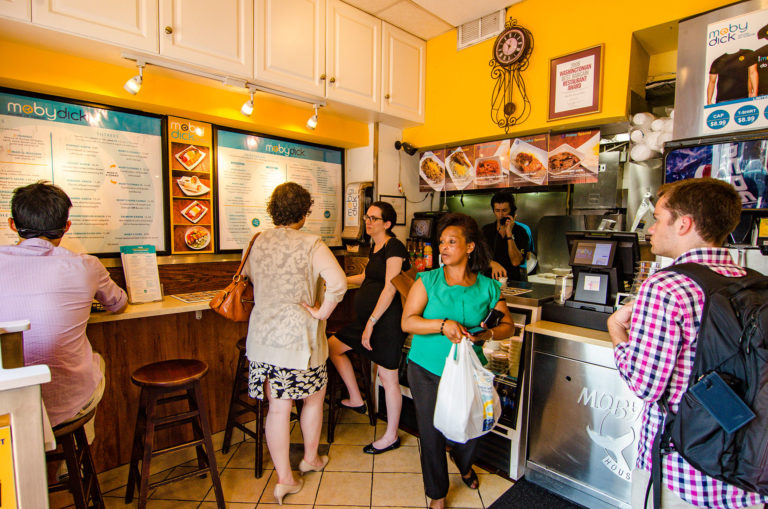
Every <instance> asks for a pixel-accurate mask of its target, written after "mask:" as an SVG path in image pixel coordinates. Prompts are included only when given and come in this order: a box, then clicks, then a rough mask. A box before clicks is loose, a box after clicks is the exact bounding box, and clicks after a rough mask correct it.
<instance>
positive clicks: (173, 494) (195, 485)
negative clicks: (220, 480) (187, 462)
mask: <svg viewBox="0 0 768 509" xmlns="http://www.w3.org/2000/svg"><path fill="white" fill-rule="evenodd" d="M190 470H193V468H190V467H176V468H174V469H173V471H172V472H171V473H170V476H171V477H172V476H175V475H179V474H181V473H184V472H189V471H190ZM212 486H213V484H212V483H211V476H210V475H206V476H205V477H204V478H202V479H201V478H200V477H192V478H189V479H184V480H181V481H176V482H172V483H170V484H166V485H165V486H160V487H158V488H157V489H156V490H155V491H154V493H152V494H151V495H150V496H149V498H150V499H153V500H197V501H198V502H200V501H201V500H203V499H204V498H205V495H206V494H207V493H208V490H210V489H211V487H212Z"/></svg>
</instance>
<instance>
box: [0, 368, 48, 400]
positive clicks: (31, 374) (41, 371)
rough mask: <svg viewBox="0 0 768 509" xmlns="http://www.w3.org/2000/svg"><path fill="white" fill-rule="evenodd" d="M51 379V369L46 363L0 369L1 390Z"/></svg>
mask: <svg viewBox="0 0 768 509" xmlns="http://www.w3.org/2000/svg"><path fill="white" fill-rule="evenodd" d="M50 381H51V370H50V369H48V366H46V365H45V364H36V365H34V366H25V367H23V368H14V369H0V391H8V390H11V389H20V388H22V387H28V386H30V385H39V384H44V383H48V382H50ZM38 406H39V405H38Z"/></svg>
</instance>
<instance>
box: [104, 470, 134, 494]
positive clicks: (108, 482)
mask: <svg viewBox="0 0 768 509" xmlns="http://www.w3.org/2000/svg"><path fill="white" fill-rule="evenodd" d="M98 477H99V487H100V488H101V492H102V493H107V492H108V491H112V490H114V489H115V488H119V487H120V486H125V485H126V484H128V465H121V466H119V467H117V468H113V469H112V470H106V471H104V472H102V473H100V474H99V475H98Z"/></svg>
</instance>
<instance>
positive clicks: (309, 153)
mask: <svg viewBox="0 0 768 509" xmlns="http://www.w3.org/2000/svg"><path fill="white" fill-rule="evenodd" d="M217 152H218V171H217V185H218V190H219V202H218V221H219V228H218V232H219V248H220V249H222V250H232V249H234V250H239V249H243V248H244V247H245V246H247V245H248V241H249V240H250V239H251V237H252V236H253V234H254V233H256V232H259V231H262V230H265V229H267V228H272V226H273V224H272V221H271V219H270V217H269V215H268V214H267V200H269V196H270V195H271V194H272V191H273V190H274V189H275V187H277V186H278V185H279V184H282V183H283V182H289V181H290V182H296V183H297V184H301V185H302V186H304V187H305V188H306V189H307V190H308V191H309V192H310V194H311V195H312V199H313V200H314V204H313V205H312V209H311V213H310V215H309V216H308V217H307V221H306V223H305V224H304V228H303V229H304V230H305V231H309V232H311V233H315V234H317V235H319V236H320V237H322V239H323V241H324V242H325V243H326V244H328V245H329V246H340V245H341V217H342V216H341V206H342V197H343V196H342V193H343V187H342V173H343V166H342V155H343V152H342V150H341V149H337V148H332V147H320V146H316V145H307V144H303V143H297V142H292V141H286V140H277V139H272V138H267V137H263V136H258V135H254V134H247V133H240V132H233V131H226V130H223V129H219V130H218V131H217Z"/></svg>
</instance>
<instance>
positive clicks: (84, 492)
mask: <svg viewBox="0 0 768 509" xmlns="http://www.w3.org/2000/svg"><path fill="white" fill-rule="evenodd" d="M95 414H96V409H95V408H94V409H93V410H91V411H90V412H88V413H87V414H86V415H84V416H83V417H81V418H80V419H77V420H76V421H71V422H66V423H63V424H59V425H58V426H56V427H55V428H53V436H55V437H56V443H58V444H60V445H61V449H62V451H61V452H56V451H52V452H48V453H46V454H45V460H46V461H47V462H51V461H61V460H64V462H65V463H66V465H67V470H68V471H69V474H68V476H67V477H66V478H65V479H63V480H61V481H59V482H56V483H52V484H50V485H48V492H49V493H53V492H56V491H63V490H69V492H70V493H72V498H73V499H74V502H75V507H76V508H77V509H86V508H89V507H95V508H103V507H104V499H103V498H102V496H101V488H99V479H98V477H96V469H95V468H94V466H93V458H92V457H91V448H90V446H89V445H88V439H87V438H86V436H85V429H84V428H83V426H85V423H87V422H88V421H90V420H91V419H93V416H94V415H95ZM91 504H93V505H91Z"/></svg>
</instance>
